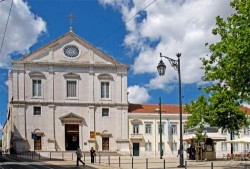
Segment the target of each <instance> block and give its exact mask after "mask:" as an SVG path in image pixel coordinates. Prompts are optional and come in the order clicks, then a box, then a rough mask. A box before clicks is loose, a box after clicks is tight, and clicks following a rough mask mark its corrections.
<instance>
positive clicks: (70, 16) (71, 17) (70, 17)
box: [67, 14, 76, 32]
mask: <svg viewBox="0 0 250 169" xmlns="http://www.w3.org/2000/svg"><path fill="white" fill-rule="evenodd" d="M67 18H68V19H69V20H70V27H69V30H70V32H72V21H73V19H75V18H76V17H75V16H74V15H72V14H70V15H69V16H67Z"/></svg>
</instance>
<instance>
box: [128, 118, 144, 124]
mask: <svg viewBox="0 0 250 169" xmlns="http://www.w3.org/2000/svg"><path fill="white" fill-rule="evenodd" d="M130 122H131V124H142V121H141V120H139V119H133V120H131V121H130Z"/></svg>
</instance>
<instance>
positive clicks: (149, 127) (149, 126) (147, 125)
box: [145, 124, 151, 134]
mask: <svg viewBox="0 0 250 169" xmlns="http://www.w3.org/2000/svg"><path fill="white" fill-rule="evenodd" d="M145 134H151V124H145Z"/></svg>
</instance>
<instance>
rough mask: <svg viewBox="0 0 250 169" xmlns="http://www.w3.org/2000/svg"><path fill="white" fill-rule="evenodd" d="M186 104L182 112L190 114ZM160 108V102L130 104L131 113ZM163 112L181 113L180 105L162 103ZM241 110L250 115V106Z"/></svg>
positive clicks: (153, 111)
mask: <svg viewBox="0 0 250 169" xmlns="http://www.w3.org/2000/svg"><path fill="white" fill-rule="evenodd" d="M184 107H185V106H184V105H183V106H182V113H183V114H188V112H185V111H184ZM157 108H158V109H159V105H158V104H129V108H128V111H129V113H158V111H157V110H156V109H157ZM161 110H162V113H167V114H179V105H177V104H175V105H174V104H164V105H161ZM241 110H243V111H246V112H247V114H248V115H250V108H248V107H242V108H241Z"/></svg>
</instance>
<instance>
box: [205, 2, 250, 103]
mask: <svg viewBox="0 0 250 169" xmlns="http://www.w3.org/2000/svg"><path fill="white" fill-rule="evenodd" d="M230 5H231V6H232V8H234V9H235V11H236V12H235V13H234V14H232V15H231V16H229V17H228V18H227V19H226V20H224V19H223V18H222V17H220V16H217V17H216V25H217V27H216V28H215V29H213V31H212V33H213V34H214V35H219V36H220V38H221V40H220V41H219V42H217V43H216V44H211V45H210V51H211V53H212V54H211V56H210V57H209V58H203V59H202V61H203V66H204V67H203V69H204V70H205V76H204V80H205V81H214V82H217V83H214V84H213V85H211V86H209V87H206V88H205V90H206V91H207V92H209V91H212V90H220V89H222V90H230V91H231V92H233V93H234V94H235V95H236V96H237V99H238V100H239V101H245V102H248V103H250V12H249V11H250V1H249V0H234V1H232V2H231V3H230ZM218 84H219V85H218ZM218 86H219V87H220V86H222V88H218Z"/></svg>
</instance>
